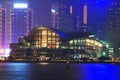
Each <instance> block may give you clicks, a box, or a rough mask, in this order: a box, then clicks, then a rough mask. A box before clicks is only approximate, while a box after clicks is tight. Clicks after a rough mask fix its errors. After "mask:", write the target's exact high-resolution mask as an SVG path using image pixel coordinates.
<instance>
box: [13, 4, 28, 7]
mask: <svg viewBox="0 0 120 80" xmlns="http://www.w3.org/2000/svg"><path fill="white" fill-rule="evenodd" d="M13 7H14V8H28V4H25V3H23V4H21V3H14V6H13Z"/></svg>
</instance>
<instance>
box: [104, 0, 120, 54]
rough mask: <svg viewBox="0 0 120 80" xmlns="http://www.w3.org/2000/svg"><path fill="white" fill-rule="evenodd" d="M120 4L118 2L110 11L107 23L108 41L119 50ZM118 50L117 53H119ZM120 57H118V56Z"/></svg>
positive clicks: (117, 0) (114, 3)
mask: <svg viewBox="0 0 120 80" xmlns="http://www.w3.org/2000/svg"><path fill="white" fill-rule="evenodd" d="M119 34H120V2H119V0H116V1H115V2H113V3H112V5H111V7H110V8H109V10H108V15H107V23H106V40H108V41H109V42H110V43H111V45H112V46H113V47H114V48H115V49H118V48H119V47H120V36H119ZM117 51H118V50H116V51H115V52H116V53H118V52H117ZM117 56H118V55H117Z"/></svg>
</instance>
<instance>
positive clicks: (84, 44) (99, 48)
mask: <svg viewBox="0 0 120 80" xmlns="http://www.w3.org/2000/svg"><path fill="white" fill-rule="evenodd" d="M62 48H64V49H70V50H72V51H71V52H72V53H76V54H78V57H76V58H81V57H100V56H101V53H102V52H103V44H102V43H100V42H99V41H97V40H94V39H91V38H78V39H73V40H70V41H68V43H67V44H66V45H65V44H64V45H63V46H62ZM71 52H70V53H71ZM76 54H75V55H76Z"/></svg>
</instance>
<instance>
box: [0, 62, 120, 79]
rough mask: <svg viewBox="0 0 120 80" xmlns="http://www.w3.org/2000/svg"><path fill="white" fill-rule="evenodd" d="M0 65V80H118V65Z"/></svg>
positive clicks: (119, 66) (5, 63)
mask: <svg viewBox="0 0 120 80" xmlns="http://www.w3.org/2000/svg"><path fill="white" fill-rule="evenodd" d="M65 65H66V64H65V63H7V62H1V63H0V80H120V65H118V64H99V63H96V64H94V63H86V64H82V63H81V64H77V63H71V64H70V65H69V66H70V69H69V70H67V69H66V68H65Z"/></svg>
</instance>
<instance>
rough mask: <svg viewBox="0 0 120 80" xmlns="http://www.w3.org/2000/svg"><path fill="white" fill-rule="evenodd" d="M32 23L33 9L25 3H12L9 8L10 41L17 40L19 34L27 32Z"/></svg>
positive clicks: (22, 34)
mask: <svg viewBox="0 0 120 80" xmlns="http://www.w3.org/2000/svg"><path fill="white" fill-rule="evenodd" d="M32 25H33V11H32V9H29V8H28V7H27V4H14V8H12V9H11V10H10V41H11V42H17V39H18V38H19V36H24V35H27V34H28V31H29V30H30V29H32Z"/></svg>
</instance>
